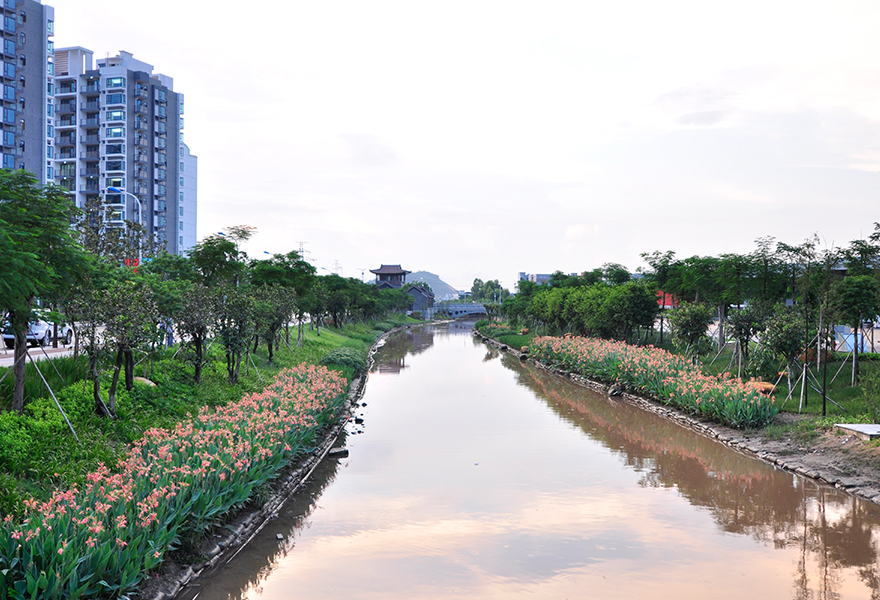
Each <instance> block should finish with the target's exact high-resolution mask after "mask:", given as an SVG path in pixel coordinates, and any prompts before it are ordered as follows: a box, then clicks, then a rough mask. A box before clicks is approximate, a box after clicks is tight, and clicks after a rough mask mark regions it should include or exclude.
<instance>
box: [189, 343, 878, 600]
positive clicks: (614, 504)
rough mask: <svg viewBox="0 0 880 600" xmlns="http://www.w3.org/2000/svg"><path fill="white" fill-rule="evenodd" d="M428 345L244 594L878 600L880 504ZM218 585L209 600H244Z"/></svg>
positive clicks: (376, 396)
mask: <svg viewBox="0 0 880 600" xmlns="http://www.w3.org/2000/svg"><path fill="white" fill-rule="evenodd" d="M415 339H418V340H420V341H418V342H416V343H413V340H415ZM426 339H427V338H425V337H413V336H405V338H404V339H403V340H402V341H401V340H395V339H392V340H389V343H388V344H386V347H385V348H383V350H382V352H383V353H385V352H386V351H388V355H387V356H390V357H393V358H394V360H397V358H398V357H405V360H406V364H407V365H408V368H407V369H405V370H402V371H400V372H398V373H397V374H395V375H394V376H393V377H387V376H384V375H383V374H381V373H380V374H375V373H374V374H371V377H370V381H369V383H368V386H367V392H366V395H365V397H364V401H365V402H367V407H364V408H362V409H359V411H358V413H363V414H364V418H365V423H364V425H363V428H364V431H365V433H364V434H363V435H355V436H352V437H351V438H349V441H348V447H349V448H350V450H351V455H350V457H349V458H347V459H344V460H342V461H341V463H340V466H339V470H338V472H337V474H336V480H335V481H334V482H333V483H332V484H331V485H329V486H328V487H327V488H326V489H325V490H324V491H323V493H322V494H321V495H320V496H317V495H316V499H315V500H314V506H312V507H310V508H309V511H310V514H309V516H308V518H307V519H306V520H305V523H307V526H306V527H303V528H299V529H294V530H293V531H292V532H291V533H290V535H292V536H293V539H294V540H295V543H294V544H293V547H292V549H290V551H289V552H288V553H287V554H286V555H285V556H284V557H283V559H281V560H277V562H276V559H272V560H271V561H270V562H271V566H269V567H268V568H265V571H266V576H265V577H261V578H260V579H261V581H260V583H259V584H258V585H257V586H256V587H249V588H248V590H247V591H246V592H245V596H246V597H249V598H254V597H257V596H258V595H259V596H260V597H262V598H271V599H273V600H274V599H276V598H288V597H290V596H291V595H292V594H296V595H297V596H299V597H304V598H343V597H344V598H448V597H451V596H461V597H468V598H516V597H519V596H523V597H526V596H528V597H538V598H550V597H563V598H564V597H569V598H585V597H601V598H631V597H633V596H642V595H650V597H651V598H684V597H694V598H696V597H712V598H742V597H762V598H783V597H786V598H787V597H792V596H798V595H800V597H807V596H808V595H809V594H813V595H818V594H820V593H826V594H827V593H829V592H833V593H834V594H838V595H839V597H841V598H862V597H868V596H870V592H869V589H868V587H866V584H865V582H864V581H862V580H860V575H859V573H858V571H857V570H856V569H855V568H854V567H852V566H848V565H859V566H861V567H862V568H863V570H865V569H867V571H865V573H864V574H863V575H862V576H861V579H863V580H865V581H867V580H868V579H870V576H871V573H873V572H874V571H871V568H872V567H871V566H870V565H876V563H877V556H876V549H875V548H874V547H873V546H874V544H875V542H874V541H873V538H872V537H871V536H872V535H875V533H874V532H876V531H878V528H877V522H878V512H877V510H876V507H873V506H872V505H865V504H863V503H856V502H854V501H853V500H852V499H850V498H848V497H846V496H843V495H840V494H838V493H837V492H835V491H833V490H828V489H824V491H822V490H819V491H817V490H818V488H817V486H815V485H814V484H812V483H809V482H808V483H806V484H805V483H804V482H803V480H800V479H798V478H793V477H792V476H791V475H788V474H785V473H782V472H780V471H777V470H775V469H774V468H773V467H770V466H768V465H765V464H763V463H759V462H756V461H753V460H750V459H748V458H746V457H743V456H741V455H739V454H736V453H734V452H731V451H729V450H727V449H726V448H724V447H722V446H720V445H719V444H716V443H714V442H712V441H710V440H708V439H705V438H702V437H700V436H697V435H695V434H692V433H691V432H688V431H685V430H682V429H680V428H678V427H676V426H675V425H672V424H670V423H668V422H666V421H663V420H661V419H656V418H654V417H653V416H652V415H647V414H645V413H642V412H641V411H638V410H635V409H633V408H632V407H629V406H628V405H625V404H621V403H617V402H612V401H610V400H608V399H607V398H602V397H594V396H591V395H590V394H588V393H587V392H585V391H584V390H583V389H581V388H577V387H575V386H572V385H570V384H569V383H568V382H565V381H564V380H561V379H559V378H548V377H547V376H546V375H545V374H543V373H540V372H538V371H536V370H535V369H534V368H532V367H529V366H523V365H520V364H519V362H518V361H516V360H512V359H511V358H510V357H509V356H502V357H501V360H495V359H494V358H492V357H490V358H492V359H491V360H489V361H488V362H485V361H484V359H485V358H486V356H487V350H486V347H485V346H483V345H482V344H477V345H475V344H473V341H472V339H471V337H470V336H467V335H447V334H441V333H434V334H433V335H432V336H430V340H431V343H430V344H428V345H427V346H426V345H425V340H426ZM406 345H409V346H410V347H418V348H419V349H420V351H419V352H417V353H415V354H407V349H406ZM427 350H430V351H427ZM378 358H379V360H380V361H381V360H382V357H381V356H380V357H378ZM536 393H537V394H538V399H536V397H535V394H536ZM300 503H302V502H301V501H300ZM820 509H821V510H820ZM805 514H806V515H807V519H806V521H807V524H806V525H805V524H804V518H803V517H804V515H805ZM823 519H824V520H825V522H827V523H829V524H833V527H832V526H831V525H829V526H827V527H824V528H823V527H822V526H821V523H822V520H823ZM861 523H867V525H865V526H862V525H860V524H861ZM280 525H281V524H280V523H279V526H280ZM271 527H272V525H271V524H270V526H269V528H267V532H270V533H271V532H273V531H274V530H272V529H271ZM290 527H292V525H291V526H290ZM725 532H735V533H725ZM864 533H867V535H868V538H867V541H864V540H863V539H862V538H863V537H864V535H861V534H864ZM835 535H836V536H837V538H839V539H840V540H841V542H840V544H841V545H840V546H839V547H836V548H828V547H827V544H828V542H827V540H828V539H837V538H835ZM860 535H861V537H860ZM848 539H855V540H860V542H859V543H861V544H862V545H858V543H857V544H856V547H849V546H851V545H852V544H849V545H847V544H848V542H847V541H846V540H848ZM823 540H826V541H823ZM269 543H272V542H271V539H270V541H269ZM823 543H824V544H826V546H824V547H823V546H822V544H823ZM866 549H867V550H866ZM826 556H829V557H831V558H830V559H829V562H827V564H826V563H822V561H823V560H826V559H825V558H824V557H826ZM835 557H836V558H835ZM835 561H836V562H835ZM820 563H822V564H820ZM866 564H867V565H868V566H867V567H866V566H865V565H866ZM221 577H222V576H221ZM803 581H806V583H805V584H803V583H802V582H803ZM799 582H801V583H799ZM205 584H206V585H205V586H204V588H203V589H202V593H201V595H200V600H210V599H212V598H227V597H228V596H227V595H226V594H223V593H219V592H218V590H220V588H221V586H220V585H219V584H215V585H208V582H205ZM800 588H803V589H800ZM257 589H259V590H260V592H259V594H258V593H257V591H256V590H257Z"/></svg>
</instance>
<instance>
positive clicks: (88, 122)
mask: <svg viewBox="0 0 880 600" xmlns="http://www.w3.org/2000/svg"><path fill="white" fill-rule="evenodd" d="M82 124H83V127H99V126H100V125H101V122H100V121H99V120H98V118H97V117H92V118H91V119H83V120H82Z"/></svg>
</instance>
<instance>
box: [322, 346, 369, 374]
mask: <svg viewBox="0 0 880 600" xmlns="http://www.w3.org/2000/svg"><path fill="white" fill-rule="evenodd" d="M321 364H322V365H327V366H331V365H339V366H341V367H351V368H352V369H354V371H355V372H356V373H363V372H364V371H366V370H367V353H366V352H365V351H364V350H361V349H359V348H349V347H345V346H342V347H340V348H334V349H333V350H331V351H330V352H328V353H327V354H325V355H324V358H323V359H321Z"/></svg>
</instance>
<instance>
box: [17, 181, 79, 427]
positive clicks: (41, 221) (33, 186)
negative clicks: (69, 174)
mask: <svg viewBox="0 0 880 600" xmlns="http://www.w3.org/2000/svg"><path fill="white" fill-rule="evenodd" d="M76 215H77V209H76V208H75V207H74V206H73V204H71V202H70V200H68V198H67V194H66V191H65V190H64V189H62V188H61V187H58V186H55V185H48V186H45V187H41V186H40V184H39V182H38V181H37V180H36V179H35V178H34V176H33V175H31V174H30V173H26V172H25V171H8V170H5V169H3V170H0V230H2V234H0V273H3V274H4V276H3V277H0V306H2V307H3V308H4V309H6V311H7V312H8V319H9V323H10V326H11V327H12V329H13V331H14V332H15V353H14V356H15V362H14V366H13V376H14V384H13V393H12V409H13V410H15V411H18V412H19V413H21V412H22V410H24V373H25V357H26V354H27V339H26V335H27V330H28V323H29V322H30V321H31V320H33V319H34V318H35V313H34V308H35V304H36V301H37V300H38V299H49V298H57V297H59V296H60V295H61V294H62V292H63V291H64V290H65V289H66V288H67V287H68V286H69V285H70V284H71V283H72V282H74V281H75V280H76V278H77V277H78V276H79V275H80V274H81V272H82V269H83V265H84V264H85V255H84V253H83V250H82V247H81V246H80V245H79V244H78V243H77V242H76V240H75V239H74V237H73V236H72V235H71V229H70V223H71V221H72V220H73V219H75V217H76ZM13 274H14V276H12V275H13Z"/></svg>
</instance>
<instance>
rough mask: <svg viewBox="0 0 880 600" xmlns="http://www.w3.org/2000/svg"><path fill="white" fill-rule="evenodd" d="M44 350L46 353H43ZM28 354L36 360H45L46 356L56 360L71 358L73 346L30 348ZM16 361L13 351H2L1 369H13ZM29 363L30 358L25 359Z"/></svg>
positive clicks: (0, 351) (0, 357)
mask: <svg viewBox="0 0 880 600" xmlns="http://www.w3.org/2000/svg"><path fill="white" fill-rule="evenodd" d="M43 350H45V351H46V353H45V354H44V353H43ZM28 354H29V355H30V356H31V357H33V359H34V360H45V359H46V355H47V354H48V355H49V358H55V357H57V356H70V355H71V354H73V345H72V344H71V345H70V346H61V345H59V346H58V347H57V348H53V347H51V346H45V347H43V348H41V347H39V346H36V347H33V348H31V347H28ZM13 360H14V355H13V351H12V350H8V349H6V348H3V349H2V350H0V369H3V368H7V367H11V366H12V363H13ZM25 360H26V361H27V362H30V361H31V359H30V358H26V359H25Z"/></svg>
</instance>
